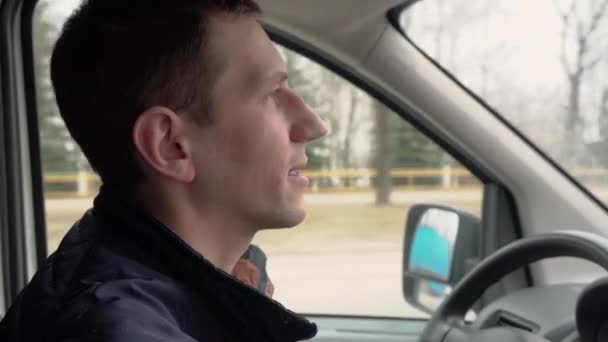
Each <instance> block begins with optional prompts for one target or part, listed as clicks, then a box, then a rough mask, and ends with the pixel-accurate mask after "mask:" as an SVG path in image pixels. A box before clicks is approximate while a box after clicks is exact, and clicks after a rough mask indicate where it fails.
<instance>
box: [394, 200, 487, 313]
mask: <svg viewBox="0 0 608 342" xmlns="http://www.w3.org/2000/svg"><path fill="white" fill-rule="evenodd" d="M480 229H481V221H480V219H479V218H477V217H476V216H474V215H472V214H470V213H467V212H464V211H461V210H456V209H452V208H448V207H443V206H439V205H415V206H413V207H412V208H411V209H410V211H409V214H408V217H407V221H406V226H405V240H404V249H403V251H404V252H403V294H404V296H405V300H406V301H407V302H408V303H409V304H410V305H412V306H414V307H416V308H418V309H420V310H422V311H424V312H426V313H433V312H434V311H435V310H436V309H437V307H438V306H439V304H440V303H441V301H442V300H443V298H444V297H445V296H446V295H448V294H449V293H450V291H451V290H452V288H453V286H454V285H456V283H458V281H460V279H462V278H463V277H464V275H465V274H466V273H467V272H468V270H470V269H471V268H472V267H473V266H474V263H475V262H476V261H477V260H478V258H479V242H478V241H479V234H480Z"/></svg>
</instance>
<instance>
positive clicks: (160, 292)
mask: <svg viewBox="0 0 608 342" xmlns="http://www.w3.org/2000/svg"><path fill="white" fill-rule="evenodd" d="M316 331H317V329H316V326H315V325H314V324H311V323H309V322H308V321H306V320H305V319H304V318H302V317H300V316H297V315H296V314H294V313H292V312H290V311H288V310H286V309H285V308H283V307H282V306H281V305H280V304H279V303H277V302H275V301H272V300H270V299H267V298H266V297H264V296H263V295H261V294H259V293H258V292H257V291H255V290H254V289H253V288H250V287H248V286H246V285H244V284H242V283H241V282H240V281H238V280H236V279H234V278H233V277H231V276H230V275H228V274H226V273H224V272H222V271H221V270H219V269H217V268H215V267H214V266H213V265H212V264H211V263H209V262H208V261H206V260H205V259H203V258H202V257H201V256H200V254H198V253H196V252H195V251H194V250H192V249H191V248H190V247H189V246H188V245H186V244H185V243H184V242H183V241H182V240H180V239H179V238H178V237H177V236H175V235H174V234H173V233H172V232H171V231H170V230H169V229H168V228H166V227H164V226H163V225H162V224H160V223H159V222H157V221H155V220H153V219H152V218H150V217H147V216H146V215H144V214H142V213H141V212H140V211H138V210H137V209H136V208H135V207H134V206H132V205H129V204H128V203H127V201H125V200H123V199H122V197H121V196H118V195H117V194H116V193H112V192H111V191H109V190H108V189H102V191H101V193H100V195H99V196H98V197H97V198H96V199H95V204H94V207H93V209H92V210H90V211H88V212H87V213H85V214H84V216H83V217H82V218H81V219H80V220H79V221H78V222H77V223H76V224H75V225H74V226H73V227H72V228H71V230H70V232H69V233H68V234H67V235H66V237H65V238H64V239H63V241H62V242H61V245H60V246H59V249H58V250H57V252H55V253H54V254H53V255H52V256H50V257H49V258H48V260H47V262H46V263H45V264H44V265H43V266H42V267H41V269H40V270H39V271H38V272H37V274H36V275H35V277H34V278H33V280H32V281H31V282H30V284H29V285H28V286H26V288H25V289H24V290H23V291H22V293H21V294H20V295H19V297H18V299H17V300H16V302H15V303H14V304H13V305H12V307H11V308H10V309H9V311H8V313H7V315H6V317H5V318H4V319H3V320H2V322H0V341H2V342H9V341H28V342H30V341H53V342H54V341H66V342H67V341H100V342H101V341H112V342H119V341H120V342H123V341H124V342H127V341H128V342H133V341H150V342H156V341H175V342H182V341H183V342H185V341H298V340H303V339H309V338H312V337H313V336H314V335H315V334H316Z"/></svg>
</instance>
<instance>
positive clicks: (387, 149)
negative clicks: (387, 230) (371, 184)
mask: <svg viewBox="0 0 608 342" xmlns="http://www.w3.org/2000/svg"><path fill="white" fill-rule="evenodd" d="M373 111H374V114H375V119H376V120H375V127H374V129H375V131H376V132H375V133H376V134H375V138H376V140H375V151H374V153H375V158H374V164H375V165H374V168H375V169H376V180H375V187H376V205H387V204H389V203H390V199H391V185H392V184H391V175H390V172H391V164H392V159H393V155H392V149H391V146H390V137H389V122H388V121H389V115H390V113H389V112H388V110H387V108H386V107H385V106H384V105H383V104H382V103H380V102H378V101H374V106H373Z"/></svg>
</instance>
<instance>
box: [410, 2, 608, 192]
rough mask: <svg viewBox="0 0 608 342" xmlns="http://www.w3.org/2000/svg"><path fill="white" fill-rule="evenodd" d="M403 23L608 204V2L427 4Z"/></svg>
mask: <svg viewBox="0 0 608 342" xmlns="http://www.w3.org/2000/svg"><path fill="white" fill-rule="evenodd" d="M400 25H401V28H402V30H403V31H404V32H405V34H406V35H407V36H408V37H409V38H410V39H411V40H412V42H413V43H414V44H416V45H417V46H418V47H419V48H421V49H422V50H423V51H424V52H425V53H426V54H428V55H429V56H430V57H431V58H433V59H434V60H435V61H437V62H438V63H439V64H440V65H442V66H443V67H444V68H445V69H447V70H448V71H449V72H450V73H451V74H453V75H454V76H455V77H456V78H458V79H459V80H460V81H461V82H462V83H463V84H464V85H465V86H466V87H468V88H469V89H470V90H472V91H473V92H474V93H476V94H477V95H478V96H480V97H481V98H482V99H483V100H484V101H485V102H486V103H488V104H489V105H490V106H491V107H493V108H494V109H495V110H496V111H497V112H498V113H499V114H500V115H502V116H503V117H504V118H506V119H507V120H508V121H510V122H511V123H512V124H513V125H514V126H515V127H516V128H517V129H518V130H520V131H521V132H522V133H523V134H524V135H525V136H527V137H528V138H529V139H530V140H531V141H532V142H533V143H535V144H536V145H537V146H538V147H540V148H541V149H542V150H543V151H544V152H545V153H546V154H547V155H548V156H549V157H551V158H552V159H553V160H554V161H556V162H557V163H558V164H560V166H561V167H562V168H563V169H564V170H566V171H567V172H569V173H570V174H571V175H572V176H573V177H574V178H576V179H577V180H578V181H579V183H581V184H582V185H583V186H585V187H586V188H587V189H588V190H589V191H590V192H592V193H593V194H594V195H595V196H596V197H597V198H598V199H600V200H601V201H602V202H604V203H605V204H606V203H608V77H606V75H608V39H606V37H608V0H535V1H527V0H497V1H487V0H467V1H464V0H459V1H453V0H424V1H418V2H415V3H414V4H413V5H411V6H408V7H407V8H406V9H405V10H404V11H403V12H402V14H401V17H400Z"/></svg>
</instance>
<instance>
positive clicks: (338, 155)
mask: <svg viewBox="0 0 608 342" xmlns="http://www.w3.org/2000/svg"><path fill="white" fill-rule="evenodd" d="M76 5H77V2H76V1H69V2H68V1H56V0H53V1H51V0H43V1H41V2H40V3H39V5H38V8H37V11H36V16H35V20H34V25H35V27H34V35H35V37H34V40H35V52H36V63H37V64H36V71H37V73H36V77H37V86H38V88H37V90H38V105H39V120H40V135H41V145H42V146H41V147H42V162H43V169H44V181H45V182H44V186H45V188H44V190H45V192H44V193H45V200H46V210H47V212H46V217H47V227H48V248H49V252H52V251H54V250H55V249H56V247H57V245H58V243H59V241H60V240H61V238H62V237H63V236H64V234H65V233H66V231H67V230H68V229H69V228H70V226H71V225H72V224H73V223H74V222H75V221H76V220H77V219H78V218H79V217H80V216H81V215H82V213H83V212H84V211H85V210H86V209H87V208H89V207H90V206H91V203H92V199H93V197H94V196H95V194H96V193H97V191H98V189H99V185H100V182H99V179H98V178H97V176H96V175H95V174H94V173H93V172H92V171H91V170H90V167H89V166H88V164H87V162H86V160H85V159H84V158H83V156H82V154H81V152H80V151H79V149H78V147H77V146H76V145H75V144H74V143H73V141H72V140H71V138H70V137H69V135H68V133H67V131H66V129H65V127H64V125H63V122H62V121H61V119H60V116H59V112H58V109H57V106H56V104H55V100H54V96H53V92H52V88H51V86H50V82H49V73H48V61H49V54H50V51H51V47H52V45H53V43H54V40H55V39H56V36H57V32H58V28H59V27H60V25H61V24H62V23H63V21H64V20H65V17H66V15H67V14H68V13H69V12H70V11H71V10H72V9H73V8H74V6H76ZM278 48H279V50H280V52H281V53H282V55H283V57H284V58H285V61H286V64H287V67H288V72H289V83H290V86H291V87H292V88H293V89H294V90H295V91H296V92H297V93H298V94H300V95H301V96H302V97H303V98H304V100H305V101H306V102H307V103H308V104H309V105H310V106H311V107H312V108H313V109H314V110H315V111H317V112H318V113H319V114H320V115H321V116H322V117H323V119H324V120H325V121H326V122H327V123H328V125H329V126H330V128H331V132H332V133H331V134H330V135H328V136H327V137H326V138H324V139H322V140H319V141H316V142H314V143H312V144H310V145H309V147H308V157H309V165H308V170H306V175H307V176H308V177H309V178H310V179H311V183H310V185H309V188H308V189H307V194H306V199H305V200H306V202H307V208H308V216H307V218H306V220H305V221H304V222H303V223H302V224H301V225H300V226H299V227H296V228H294V229H287V230H272V231H264V232H261V233H259V234H258V235H257V236H256V238H255V241H254V242H255V243H256V244H257V245H259V246H260V247H261V248H262V249H263V250H264V251H265V252H266V254H267V256H268V272H269V275H270V278H271V280H272V282H273V283H274V285H275V299H277V300H278V301H280V302H282V303H284V304H285V305H286V306H288V307H289V308H291V309H293V310H295V311H297V312H301V313H308V314H332V315H361V316H383V317H408V318H411V317H424V316H425V315H424V314H423V313H421V312H419V311H417V310H416V309H414V308H412V307H411V306H409V305H408V304H406V302H405V300H404V299H403V295H402V289H401V288H402V283H401V282H402V280H401V277H402V271H401V268H402V248H403V236H404V226H405V219H406V215H407V213H408V209H409V207H410V206H411V205H413V204H416V203H424V202H427V203H428V202H430V203H435V204H444V205H448V206H452V207H456V208H461V209H465V210H468V211H470V212H472V213H474V214H476V215H479V214H480V208H481V197H482V185H481V184H480V182H479V181H478V180H477V179H476V178H475V177H474V176H473V175H471V173H470V172H469V171H468V170H466V169H465V168H463V167H462V166H460V165H459V164H458V163H457V162H455V161H454V160H453V159H452V158H450V156H449V155H447V154H446V153H445V152H444V151H442V150H441V149H440V148H439V147H438V146H437V145H436V144H434V143H433V142H432V141H430V140H429V139H428V138H427V137H425V136H424V135H422V134H421V133H420V132H418V131H417V130H416V129H415V128H413V127H412V126H411V125H409V124H408V123H406V122H405V121H404V120H403V119H402V118H400V117H399V116H397V115H396V114H395V113H392V112H391V111H390V110H389V109H388V108H386V107H385V106H384V105H382V104H380V103H378V102H376V101H374V100H373V99H372V98H371V97H370V96H368V95H367V94H365V93H364V92H362V91H361V90H359V89H357V88H355V87H353V86H352V85H351V84H350V83H349V82H347V81H345V80H344V79H342V78H341V77H339V76H337V75H336V74H334V73H332V72H330V71H328V70H327V69H325V68H324V67H322V66H320V65H318V64H316V63H314V62H312V61H311V60H309V59H307V58H305V57H303V56H301V55H298V54H296V53H294V52H292V51H289V50H287V49H285V48H282V47H278Z"/></svg>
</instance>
